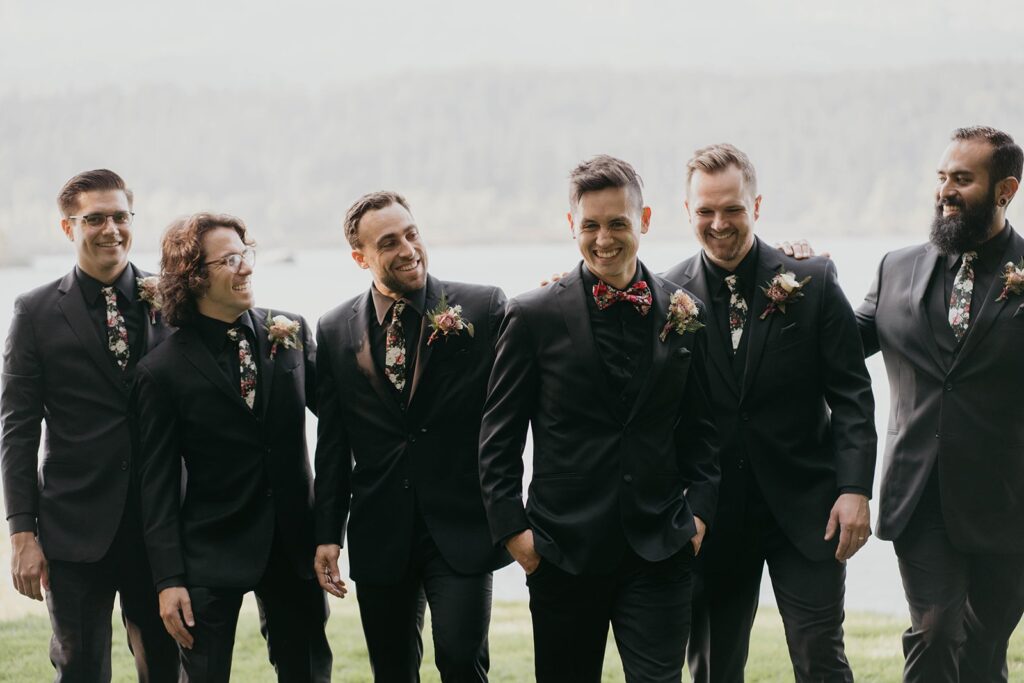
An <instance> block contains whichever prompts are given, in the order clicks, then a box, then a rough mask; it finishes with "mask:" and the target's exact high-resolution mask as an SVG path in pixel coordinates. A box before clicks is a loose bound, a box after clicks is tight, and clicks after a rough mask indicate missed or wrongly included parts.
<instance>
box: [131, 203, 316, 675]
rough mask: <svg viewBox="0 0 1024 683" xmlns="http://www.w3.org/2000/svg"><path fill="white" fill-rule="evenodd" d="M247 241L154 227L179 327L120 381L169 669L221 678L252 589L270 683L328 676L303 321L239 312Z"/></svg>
mask: <svg viewBox="0 0 1024 683" xmlns="http://www.w3.org/2000/svg"><path fill="white" fill-rule="evenodd" d="M251 245H252V242H251V241H250V240H249V238H248V234H247V232H246V228H245V225H244V224H243V223H242V221H241V220H239V219H237V218H234V217H233V216H226V215H217V214H206V213H200V214H195V215H193V216H190V217H188V218H185V219H181V220H179V221H177V222H176V223H174V224H172V225H171V226H170V227H169V228H168V230H167V232H166V233H165V234H164V237H163V242H162V245H161V246H162V256H161V268H162V273H161V280H160V291H161V294H162V295H163V308H164V314H165V315H166V316H167V320H168V322H169V323H171V324H172V325H175V326H177V327H178V328H179V329H178V331H177V332H175V333H174V334H173V335H172V336H171V337H170V338H169V339H168V340H167V342H166V343H165V344H163V345H162V346H161V347H160V348H159V349H158V350H157V352H155V353H152V354H150V355H149V356H147V357H146V359H145V360H144V361H143V362H142V363H141V364H140V365H139V371H138V374H137V376H136V383H135V389H134V391H133V410H134V414H135V419H136V420H137V422H138V433H139V440H140V442H141V451H140V452H141V453H142V454H143V461H142V465H141V468H140V469H141V473H140V479H141V484H140V486H141V495H142V519H143V523H144V530H145V538H146V547H147V549H148V551H149V559H150V563H151V564H152V567H153V580H154V582H155V584H156V587H157V590H158V591H159V596H160V614H161V617H162V618H163V620H164V624H165V626H166V628H167V631H168V633H170V634H171V635H172V636H173V637H174V639H175V640H176V641H177V642H178V645H179V646H180V653H181V664H182V669H183V675H182V680H188V681H204V682H205V681H227V680H228V677H229V675H230V673H231V654H232V649H233V646H234V639H235V626H236V624H237V621H238V610H239V607H240V606H241V603H242V597H243V595H244V594H245V593H247V592H248V591H255V593H256V600H257V603H258V605H259V607H260V613H261V617H262V618H263V621H264V623H263V630H264V635H265V636H266V639H267V647H268V649H269V651H270V661H271V663H272V664H273V665H274V667H275V669H276V670H277V677H278V680H279V681H282V682H283V681H289V682H295V681H329V680H330V678H331V650H330V647H329V646H328V644H327V637H326V635H325V633H324V625H325V623H326V621H327V601H326V596H325V595H324V594H323V591H321V590H320V588H319V586H318V585H317V582H316V581H314V580H313V576H312V572H311V562H312V559H313V552H314V547H313V516H312V494H313V488H312V483H313V482H312V474H311V472H310V468H309V460H308V458H307V454H306V436H305V412H306V407H307V406H309V407H310V408H311V409H312V408H313V406H314V399H313V393H314V391H315V382H314V378H315V369H314V362H315V346H314V344H313V341H312V338H311V335H310V333H309V326H308V325H307V324H306V321H305V320H303V319H302V318H301V317H299V316H295V315H292V314H290V313H284V312H282V311H271V310H267V309H262V308H253V291H252V279H251V278H252V273H253V265H254V262H255V253H254V252H253V250H252V248H251ZM182 465H184V467H185V470H186V471H187V474H188V476H187V484H186V486H185V487H184V490H182V486H181V475H182V470H181V468H182Z"/></svg>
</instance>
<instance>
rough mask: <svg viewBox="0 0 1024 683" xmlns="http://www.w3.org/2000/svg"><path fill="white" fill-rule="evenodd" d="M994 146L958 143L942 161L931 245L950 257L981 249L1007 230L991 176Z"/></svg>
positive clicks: (970, 142)
mask: <svg viewBox="0 0 1024 683" xmlns="http://www.w3.org/2000/svg"><path fill="white" fill-rule="evenodd" d="M992 151H993V148H992V145H990V144H989V143H988V142H986V141H984V140H954V141H953V142H952V143H950V145H949V146H948V147H947V148H946V151H945V152H944V153H943V155H942V159H940V160H939V168H938V171H937V172H936V173H937V175H936V180H937V182H936V186H935V217H934V219H933V220H932V231H931V241H932V243H933V244H935V246H937V247H938V248H939V250H940V251H942V252H943V253H946V254H960V253H963V252H964V251H967V250H970V249H972V248H974V247H977V246H978V245H979V244H981V243H982V242H984V241H986V240H987V239H989V238H990V237H992V236H994V235H995V234H996V233H998V232H999V230H1000V229H1002V227H1003V221H1002V218H1001V217H998V218H997V211H996V197H995V190H996V188H995V185H994V183H993V182H992V179H991V177H990V173H989V167H990V162H991V159H992Z"/></svg>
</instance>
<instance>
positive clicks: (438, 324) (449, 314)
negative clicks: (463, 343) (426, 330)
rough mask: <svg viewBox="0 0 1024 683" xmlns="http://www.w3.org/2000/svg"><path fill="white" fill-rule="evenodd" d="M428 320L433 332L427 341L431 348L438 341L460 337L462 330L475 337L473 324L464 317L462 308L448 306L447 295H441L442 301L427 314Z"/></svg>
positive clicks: (459, 306)
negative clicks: (450, 337)
mask: <svg viewBox="0 0 1024 683" xmlns="http://www.w3.org/2000/svg"><path fill="white" fill-rule="evenodd" d="M427 319H428V320H429V321H430V329H431V330H433V332H431V333H430V338H429V339H427V346H430V345H431V344H433V343H434V342H435V341H437V340H438V339H444V340H445V341H447V340H448V336H449V335H451V336H453V337H455V336H458V335H459V333H460V332H462V330H465V331H466V332H468V333H469V336H470V337H472V336H473V323H471V322H467V321H466V319H465V318H463V317H462V306H461V305H455V306H449V305H448V296H447V295H446V294H442V295H441V301H440V302H439V303H438V304H437V308H435V309H434V310H432V311H428V312H427Z"/></svg>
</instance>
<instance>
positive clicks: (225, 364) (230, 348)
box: [195, 312, 262, 405]
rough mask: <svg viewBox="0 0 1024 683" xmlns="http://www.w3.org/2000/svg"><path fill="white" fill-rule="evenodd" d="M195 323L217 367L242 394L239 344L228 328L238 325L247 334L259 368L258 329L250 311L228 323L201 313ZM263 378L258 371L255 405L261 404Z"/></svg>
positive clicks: (253, 358)
mask: <svg viewBox="0 0 1024 683" xmlns="http://www.w3.org/2000/svg"><path fill="white" fill-rule="evenodd" d="M195 325H196V330H197V331H198V332H199V337H200V338H201V339H202V340H203V343H204V344H206V347H207V348H208V349H210V353H211V354H213V359H214V360H215V361H217V367H219V368H220V369H221V371H222V372H223V373H224V375H225V376H226V377H227V378H228V379H229V380H230V381H231V386H233V387H235V389H236V390H238V391H239V394H241V384H242V369H241V366H240V364H239V360H238V344H237V343H236V342H233V341H231V340H230V339H229V338H228V330H230V329H231V328H233V327H238V328H240V329H241V330H242V334H244V335H245V338H246V340H248V342H249V349H250V350H251V352H252V360H253V362H254V363H256V367H257V368H259V359H258V358H257V357H256V354H257V353H258V351H257V350H256V348H257V347H256V330H254V329H253V327H252V320H251V318H250V316H249V313H248V312H245V313H243V314H242V315H240V316H239V317H238V320H236V321H235V322H233V323H226V322H224V321H223V320H216V319H215V318H208V317H206V316H205V315H199V316H197V317H196V321H195ZM261 379H262V378H261V377H260V375H259V372H258V371H257V373H256V402H255V403H254V405H259V400H260V385H261V384H262V382H261V381H260V380H261Z"/></svg>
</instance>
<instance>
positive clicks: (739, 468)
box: [736, 460, 743, 470]
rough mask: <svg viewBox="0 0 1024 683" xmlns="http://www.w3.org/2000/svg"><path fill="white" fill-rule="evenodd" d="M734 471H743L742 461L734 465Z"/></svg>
mask: <svg viewBox="0 0 1024 683" xmlns="http://www.w3.org/2000/svg"><path fill="white" fill-rule="evenodd" d="M736 469H738V470H742V469H743V461H742V460H740V461H739V462H737V463H736Z"/></svg>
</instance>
